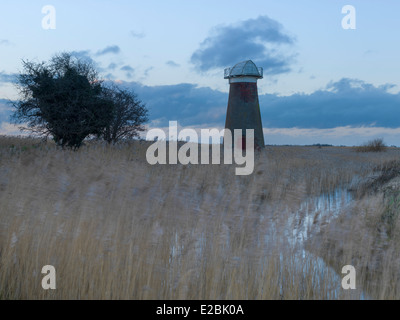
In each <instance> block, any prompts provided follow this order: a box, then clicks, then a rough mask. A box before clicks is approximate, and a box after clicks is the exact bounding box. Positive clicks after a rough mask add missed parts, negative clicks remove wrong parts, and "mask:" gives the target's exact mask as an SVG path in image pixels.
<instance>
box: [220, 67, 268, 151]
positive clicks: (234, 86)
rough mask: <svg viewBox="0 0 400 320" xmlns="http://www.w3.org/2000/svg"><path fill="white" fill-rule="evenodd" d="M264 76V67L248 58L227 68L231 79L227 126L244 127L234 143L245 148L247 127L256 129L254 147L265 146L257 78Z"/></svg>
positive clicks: (233, 127) (232, 128) (232, 127)
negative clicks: (258, 66)
mask: <svg viewBox="0 0 400 320" xmlns="http://www.w3.org/2000/svg"><path fill="white" fill-rule="evenodd" d="M262 78H263V69H262V68H257V66H256V65H255V64H254V62H253V61H251V60H247V61H243V62H240V63H238V64H236V65H235V66H234V67H233V68H228V69H225V79H229V84H230V89H229V101H228V111H227V113H226V122H225V128H226V129H230V130H231V132H232V135H233V133H234V131H233V130H234V129H242V137H240V138H237V137H236V141H233V143H234V144H235V145H236V146H238V147H240V146H241V147H242V148H243V149H245V148H246V147H245V141H246V129H254V148H255V149H260V148H264V146H265V143H264V134H263V127H262V123H261V113H260V103H259V101H258V90H257V80H258V79H262Z"/></svg>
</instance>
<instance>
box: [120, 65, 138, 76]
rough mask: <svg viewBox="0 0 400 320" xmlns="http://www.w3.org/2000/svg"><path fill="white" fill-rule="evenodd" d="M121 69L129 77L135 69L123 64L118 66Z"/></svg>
mask: <svg viewBox="0 0 400 320" xmlns="http://www.w3.org/2000/svg"><path fill="white" fill-rule="evenodd" d="M120 70H121V71H125V75H126V76H127V77H128V78H129V79H131V78H132V77H133V73H134V72H135V69H133V68H132V67H131V66H129V65H125V66H123V67H121V68H120Z"/></svg>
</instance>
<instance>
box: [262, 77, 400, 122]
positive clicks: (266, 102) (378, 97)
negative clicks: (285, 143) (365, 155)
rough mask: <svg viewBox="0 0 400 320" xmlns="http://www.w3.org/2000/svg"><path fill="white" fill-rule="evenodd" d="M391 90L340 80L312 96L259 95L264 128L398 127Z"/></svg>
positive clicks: (397, 99) (396, 99) (399, 105)
mask: <svg viewBox="0 0 400 320" xmlns="http://www.w3.org/2000/svg"><path fill="white" fill-rule="evenodd" d="M392 87H393V86H392V85H384V86H379V87H375V86H374V85H372V84H368V83H365V82H364V81H361V80H355V79H347V78H343V79H341V80H339V81H337V82H332V83H330V84H328V85H327V87H326V88H325V89H324V90H318V91H315V92H313V93H312V94H294V95H291V96H287V97H277V96H275V95H262V96H260V105H262V113H263V124H264V126H265V127H277V128H291V127H299V128H320V129H321V128H334V127H339V126H347V125H351V126H370V125H373V126H377V127H390V128H396V127H400V120H399V119H398V116H397V115H398V114H399V112H400V94H392V93H389V92H388V89H390V88H392Z"/></svg>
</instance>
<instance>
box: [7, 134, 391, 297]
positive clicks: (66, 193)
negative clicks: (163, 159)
mask: <svg viewBox="0 0 400 320" xmlns="http://www.w3.org/2000/svg"><path fill="white" fill-rule="evenodd" d="M148 145H149V144H148V143H146V142H139V141H137V142H133V143H129V144H124V145H116V146H109V145H105V144H101V143H91V144H89V145H87V146H84V147H83V148H81V149H80V150H79V151H77V152H72V151H63V150H59V149H57V148H56V147H55V146H54V145H52V144H42V143H40V141H36V140H31V139H19V138H18V139H17V138H1V139H0V298H1V299H338V298H339V299H347V298H355V299H357V298H360V297H363V296H362V294H363V293H362V290H364V289H362V290H361V289H359V290H356V291H354V292H348V291H345V290H342V289H340V284H341V283H340V277H339V278H338V271H337V265H345V264H348V261H349V260H348V259H347V258H348V255H352V254H353V253H357V254H360V255H361V257H362V248H363V246H364V247H365V246H367V245H371V248H372V247H374V246H376V245H377V244H376V243H375V242H374V241H375V240H376V237H375V235H371V236H369V235H368V234H365V237H367V240H368V241H365V239H362V240H363V241H361V240H360V239H359V237H361V234H363V232H364V231H365V230H369V229H368V228H370V224H373V223H378V222H377V219H378V218H377V217H379V216H380V215H381V214H382V212H383V211H382V209H383V207H382V206H381V205H380V203H381V199H380V198H379V196H369V197H365V198H363V199H364V200H362V201H363V202H361V203H360V205H359V207H358V209H357V210H358V211H357V215H364V216H365V215H366V221H368V222H365V223H361V222H360V221H359V220H357V219H355V217H353V216H352V215H351V214H350V217H349V218H348V217H347V216H346V213H344V214H343V215H340V216H339V218H338V219H337V220H334V221H333V222H331V223H329V226H331V227H332V228H333V226H335V225H336V227H337V229H335V230H330V229H329V230H324V232H323V233H315V234H314V235H313V237H312V238H311V239H310V241H309V242H308V248H307V251H304V250H303V248H301V247H299V246H297V245H295V244H293V243H291V242H290V241H289V240H288V237H287V232H288V230H287V223H288V221H289V220H290V217H291V216H292V215H293V212H296V210H298V208H299V206H300V205H301V204H302V203H304V201H305V200H306V199H307V198H309V197H315V196H318V195H320V194H322V193H331V192H333V191H334V190H336V189H337V188H340V187H346V186H347V185H349V184H350V182H351V181H352V180H354V177H355V176H357V177H359V178H360V179H362V178H363V177H367V176H368V175H370V174H371V172H373V169H374V168H375V167H376V166H379V165H383V164H384V163H386V162H387V161H389V160H393V159H396V158H397V157H398V156H399V152H398V151H396V150H389V151H388V152H386V153H384V154H363V153H354V152H353V151H352V150H351V148H329V149H316V148H312V147H268V148H266V149H265V150H264V151H263V152H262V153H260V154H258V155H257V158H256V164H255V170H254V173H253V174H252V175H251V176H235V171H234V169H235V165H222V164H221V165H192V166H183V165H164V166H163V165H159V166H150V165H149V164H147V162H146V158H145V153H146V149H147V147H148ZM360 201H361V200H360ZM366 212H368V214H366ZM340 219H342V220H345V221H342V222H340ZM374 219H375V220H376V221H375V220H374ZM343 226H346V228H343ZM352 228H353V229H355V230H356V233H355V236H353V233H352V232H350V231H349V230H353V229H352ZM321 230H323V228H322V229H321ZM342 234H345V236H346V239H347V243H348V246H341V243H340V241H341V240H340V239H338V238H337V237H338V235H342ZM324 235H326V237H324ZM316 239H322V240H320V241H311V240H316ZM390 241H391V243H393V247H390V248H389V249H388V251H387V249H386V247H385V248H383V249H382V255H383V259H390V258H389V257H390V254H391V253H392V250H394V249H396V248H397V247H396V246H397V241H398V240H397V239H395V238H393V239H391V240H390ZM358 245H361V247H360V248H359V249H357V250H355V249H354V248H353V246H358ZM349 248H350V249H349ZM340 250H345V251H344V253H343V255H342V256H341V255H339V254H337V252H339V251H340ZM366 252H367V254H368V255H369V256H365V257H364V258H365V259H366V260H368V259H369V257H370V256H371V257H372V254H369V251H366ZM321 257H322V258H323V259H324V260H325V261H326V262H327V263H328V265H327V266H326V267H324V268H323V269H321V267H320V266H321ZM352 258H353V257H352ZM330 260H332V261H330ZM362 261H364V260H362ZM384 261H386V260H384ZM353 262H357V261H356V260H354V259H353ZM44 265H53V266H54V267H55V269H56V272H57V273H56V274H57V277H56V279H57V289H56V290H43V289H42V287H41V280H42V278H43V277H44V275H43V274H41V268H42V267H43V266H44ZM385 268H387V266H386V264H385V263H382V264H381V267H380V269H379V270H381V271H382V272H383V271H384V270H385ZM364 274H365V276H364ZM382 274H385V273H384V272H383V273H382ZM366 275H367V272H364V271H362V274H361V275H360V280H361V281H362V282H361V285H360V288H367V287H368V288H369V286H373V287H374V290H372V291H371V290H370V292H369V294H371V295H372V296H377V297H379V298H398V297H399V295H398V292H397V286H396V287H395V288H392V289H390V290H386V289H383V288H384V287H385V285H389V283H393V281H392V280H393V274H390V275H388V276H387V278H385V279H384V285H383V286H378V285H375V284H374V283H375V282H374V279H372V280H371V279H370V277H371V276H370V277H367V276H366ZM370 284H371V285H370Z"/></svg>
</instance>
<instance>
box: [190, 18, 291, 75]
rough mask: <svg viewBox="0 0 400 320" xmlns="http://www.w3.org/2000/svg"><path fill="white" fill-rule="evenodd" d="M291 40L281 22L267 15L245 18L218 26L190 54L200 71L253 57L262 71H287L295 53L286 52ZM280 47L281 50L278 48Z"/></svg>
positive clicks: (272, 72)
mask: <svg viewBox="0 0 400 320" xmlns="http://www.w3.org/2000/svg"><path fill="white" fill-rule="evenodd" d="M294 42H295V39H294V37H292V36H290V35H288V34H287V33H286V32H285V31H284V30H283V26H282V25H281V24H280V23H279V22H277V21H275V20H273V19H270V18H269V17H267V16H260V17H258V18H257V19H249V20H246V21H242V22H239V23H237V24H235V25H229V26H218V27H216V28H214V30H213V32H212V35H210V36H209V37H207V38H206V39H205V40H204V41H203V42H202V43H201V44H200V48H199V49H198V50H197V51H195V52H194V53H193V55H192V57H191V62H192V63H193V64H194V65H195V66H196V67H197V68H198V69H199V70H201V71H208V70H212V69H214V68H224V67H232V66H234V65H235V64H236V63H238V62H241V61H244V60H249V59H250V60H253V61H254V62H255V63H256V64H257V65H258V66H260V67H263V68H264V72H265V73H266V74H280V73H285V72H289V71H290V70H291V68H290V65H291V63H292V62H293V60H294V56H295V54H293V53H292V54H289V55H288V54H287V52H289V51H291V50H290V49H291V47H292V46H293V44H294ZM282 46H283V47H284V49H285V51H284V52H283V51H282V50H281V49H280V48H281V47H282Z"/></svg>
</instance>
